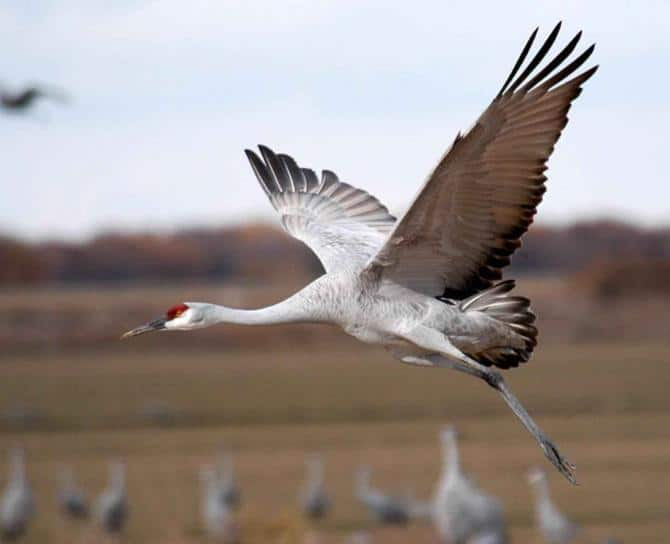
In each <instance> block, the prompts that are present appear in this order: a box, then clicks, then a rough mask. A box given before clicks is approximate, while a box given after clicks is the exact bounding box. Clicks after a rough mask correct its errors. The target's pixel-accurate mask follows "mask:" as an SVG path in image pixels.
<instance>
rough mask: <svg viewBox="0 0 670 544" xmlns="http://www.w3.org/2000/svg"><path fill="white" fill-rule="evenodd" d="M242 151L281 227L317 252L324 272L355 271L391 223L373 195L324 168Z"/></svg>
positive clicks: (267, 152)
mask: <svg viewBox="0 0 670 544" xmlns="http://www.w3.org/2000/svg"><path fill="white" fill-rule="evenodd" d="M258 149H259V150H260V153H261V156H260V157H259V156H258V155H256V153H254V152H253V151H250V150H248V149H247V150H246V151H245V153H246V155H247V158H248V159H249V162H250V163H251V167H252V168H253V170H254V173H255V174H256V177H257V178H258V181H259V182H260V184H261V187H262V188H263V190H264V191H265V193H266V194H267V196H268V198H269V199H270V202H271V203H272V205H273V206H274V208H275V210H277V212H278V213H279V215H280V217H281V223H282V226H283V227H284V229H285V230H286V231H287V232H288V233H289V234H290V235H291V236H293V237H294V238H297V239H298V240H301V241H302V242H304V243H305V244H307V246H309V248H310V249H311V250H312V251H313V252H314V253H316V255H317V257H319V260H320V261H321V263H322V264H323V266H324V268H325V269H326V272H332V271H335V270H342V269H346V268H350V269H353V270H360V269H361V268H363V266H365V264H366V263H367V262H368V261H369V260H370V258H371V257H372V256H373V255H374V254H375V253H377V251H378V250H379V248H380V247H381V246H382V244H383V243H384V240H386V237H387V236H388V233H389V232H391V229H392V228H393V225H394V224H395V217H393V216H392V215H391V214H390V213H389V211H388V210H387V209H386V207H385V206H384V205H383V204H382V203H381V202H379V200H377V199H376V198H375V197H373V196H372V195H370V194H368V193H366V192H365V191H361V190H360V189H356V188H355V187H352V186H351V185H348V184H347V183H343V182H341V181H340V180H339V179H337V176H336V175H335V174H334V173H333V172H330V171H328V170H324V171H323V173H322V175H321V180H319V178H318V177H317V175H316V174H315V173H314V171H313V170H310V169H307V168H300V167H299V166H298V165H297V164H296V162H295V161H294V160H293V159H292V158H291V157H289V156H288V155H280V154H279V155H278V154H275V153H274V152H273V151H272V150H270V149H268V148H267V147H265V146H262V145H261V146H258Z"/></svg>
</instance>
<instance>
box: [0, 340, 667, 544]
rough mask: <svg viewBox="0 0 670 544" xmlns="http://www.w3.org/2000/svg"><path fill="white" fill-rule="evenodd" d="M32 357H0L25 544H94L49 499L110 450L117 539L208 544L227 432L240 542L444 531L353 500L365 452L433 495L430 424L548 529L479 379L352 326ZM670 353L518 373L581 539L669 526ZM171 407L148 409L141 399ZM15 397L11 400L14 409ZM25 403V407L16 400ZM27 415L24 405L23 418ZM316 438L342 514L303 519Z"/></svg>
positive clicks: (520, 433)
mask: <svg viewBox="0 0 670 544" xmlns="http://www.w3.org/2000/svg"><path fill="white" fill-rule="evenodd" d="M169 338H170V337H167V336H166V337H165V342H166V346H167V347H166V349H163V350H157V349H152V350H150V351H148V352H147V350H146V349H145V346H143V345H142V341H141V340H140V341H138V342H135V343H134V344H133V345H132V346H126V347H125V349H123V350H119V351H117V352H114V351H109V350H107V351H106V352H96V351H84V352H80V353H72V352H70V353H67V352H66V353H58V354H53V355H50V354H44V353H42V354H32V355H27V354H26V355H14V356H12V357H11V358H8V357H6V358H5V360H3V361H2V364H1V365H0V399H2V403H3V407H4V408H5V411H7V410H8V409H9V408H10V407H14V410H15V411H16V407H17V406H23V407H26V408H25V410H27V407H30V411H31V413H30V414H29V416H30V417H26V418H25V421H22V420H21V419H20V418H17V417H14V418H13V419H12V418H9V419H8V418H7V415H8V414H5V421H4V422H3V428H2V433H0V449H1V450H6V449H7V448H8V447H10V446H11V445H13V444H22V445H23V446H24V447H25V448H26V450H27V452H28V457H29V469H30V478H31V481H32V482H33V485H34V488H35V491H36V496H37V506H38V515H37V517H36V519H35V523H34V525H33V526H32V527H31V528H30V533H29V535H28V538H27V539H26V542H51V543H61V542H62V543H65V542H99V541H101V537H100V535H99V534H98V533H97V532H96V530H95V529H94V528H91V527H88V526H81V527H80V526H76V525H72V524H70V523H69V522H66V521H64V520H62V519H61V518H60V517H59V516H58V513H57V511H56V508H55V482H54V478H55V474H56V470H57V468H58V466H59V465H61V464H62V463H71V464H73V465H74V466H75V469H76V472H77V475H78V478H79V480H80V481H81V483H82V484H84V485H85V487H86V489H87V490H88V491H89V492H90V493H94V492H96V491H97V490H99V489H100V488H101V486H102V485H103V481H104V478H105V470H106V467H105V462H106V461H107V460H110V459H115V458H122V459H124V460H125V461H126V462H127V465H128V472H129V474H128V476H129V494H130V500H131V508H132V514H131V518H130V522H129V525H128V528H127V531H126V533H125V535H124V536H123V537H122V540H123V541H124V542H129V543H149V542H171V543H178V542H179V543H181V542H201V541H204V538H203V536H202V534H201V531H200V527H199V517H198V499H199V491H198V481H197V471H198V467H199V466H200V465H201V464H203V463H206V462H209V461H212V460H213V459H215V457H216V455H217V454H218V452H219V451H220V450H221V448H222V447H223V446H224V445H225V447H226V448H228V449H230V450H232V451H233V452H234V453H235V454H236V460H237V467H238V472H239V479H240V482H241V484H242V486H243V492H244V504H243V507H242V509H241V511H240V513H239V517H240V522H241V525H242V530H243V535H244V542H248V543H250V544H253V543H256V542H258V543H267V542H287V543H288V542H302V541H303V539H304V537H305V535H311V536H312V539H314V538H317V539H318V540H317V541H319V542H326V543H328V542H344V541H345V537H346V535H347V534H349V533H350V532H351V531H354V530H356V529H361V528H366V527H368V528H370V529H371V530H372V532H373V534H374V535H375V537H376V540H375V542H383V543H387V542H419V543H420V542H426V543H429V542H431V543H432V542H435V537H434V536H433V534H432V531H431V530H430V528H429V527H427V526H422V525H420V524H417V525H414V526H412V527H410V528H408V529H379V528H374V527H372V526H371V525H370V524H369V522H368V520H367V517H366V515H365V513H364V512H363V511H362V510H361V508H360V507H359V506H358V505H357V504H356V503H355V501H354V500H353V498H352V474H353V472H354V470H355V467H356V466H357V465H359V464H361V463H366V464H369V465H371V466H372V467H373V469H374V479H375V480H376V481H377V482H378V483H379V485H380V486H382V487H386V488H388V489H391V490H395V491H397V492H399V493H404V492H412V493H413V494H415V495H416V496H417V497H427V496H428V495H429V494H430V492H431V490H432V487H433V485H434V483H435V479H436V476H437V474H438V471H439V468H440V457H439V450H438V443H437V439H436V433H437V431H438V430H439V428H440V425H441V424H443V423H445V422H454V423H456V424H458V426H459V427H460V429H461V431H462V435H463V455H464V458H465V463H466V466H467V468H468V469H469V470H470V471H471V472H473V473H474V474H475V475H476V477H477V479H478V481H479V482H480V483H481V484H482V485H483V486H484V487H485V488H486V489H488V490H490V491H491V492H493V493H495V494H497V495H499V496H500V497H502V498H503V499H504V501H505V506H506V511H507V514H508V517H509V520H510V524H511V527H512V536H513V538H514V541H515V542H522V543H533V542H540V540H539V538H538V536H537V535H536V532H535V531H534V529H533V527H532V517H531V509H530V508H531V503H530V492H529V489H528V486H527V484H526V482H525V479H524V472H525V471H526V470H527V468H528V467H530V466H531V465H535V464H540V465H541V466H544V467H545V468H547V469H550V467H549V465H548V464H547V463H546V462H545V461H544V458H543V457H542V454H541V453H540V451H539V450H538V449H537V447H536V446H535V444H534V443H533V441H532V440H531V439H530V437H529V436H528V435H527V434H526V432H525V431H524V430H523V429H522V427H521V426H520V425H519V424H518V423H517V421H516V420H515V419H514V418H513V417H512V415H511V414H510V413H508V411H507V409H506V407H505V406H504V404H503V403H502V402H501V401H500V400H499V399H498V398H497V397H496V396H495V395H494V394H493V393H492V392H491V391H489V390H488V389H487V388H486V387H484V386H482V385H480V384H479V383H475V382H474V381H473V380H471V379H468V378H467V377H461V376H459V375H456V374H454V373H451V372H448V371H439V370H430V369H426V370H422V369H416V368H410V367H404V366H402V365H399V364H397V363H395V362H394V361H392V360H390V359H388V358H387V356H386V354H385V353H383V352H382V351H377V350H374V349H369V348H365V347H358V346H356V345H355V344H353V343H351V342H350V341H349V340H347V339H344V340H343V342H342V344H341V345H339V346H337V347H332V348H331V349H321V350H318V351H315V352H314V353H310V354H307V353H305V352H303V351H301V352H299V353H297V352H291V351H287V350H283V351H280V352H277V353H272V352H269V351H262V352H261V351H259V352H253V351H240V352H225V351H224V352H210V351H193V350H176V351H171V350H170V349H169V343H170V341H169ZM668 355H670V349H669V347H668V346H666V345H657V346H652V347H649V346H632V345H619V346H617V345H584V346H579V347H572V346H550V347H546V348H543V349H541V350H540V351H539V353H538V356H537V357H536V358H535V359H534V360H533V361H532V363H531V364H530V365H528V366H527V367H526V368H524V369H522V370H520V371H515V372H512V373H510V381H511V384H512V386H513V387H514V388H515V389H516V390H517V392H518V394H519V395H520V396H521V397H522V398H523V399H524V400H525V401H526V402H527V404H528V406H529V408H530V409H531V410H532V412H533V413H534V414H535V415H536V416H537V417H538V419H539V421H540V422H541V424H542V425H544V427H545V428H546V430H547V431H548V432H549V433H550V434H551V435H552V436H553V437H554V438H555V439H556V440H557V442H558V443H559V444H560V445H561V447H562V448H564V450H565V451H566V452H568V453H569V455H570V456H571V457H572V458H573V460H574V461H575V462H576V463H577V464H578V468H579V479H580V483H581V485H580V486H579V487H574V488H573V487H570V486H569V485H568V484H567V483H565V482H563V481H562V480H561V479H560V478H559V477H558V475H557V474H554V473H553V472H550V475H551V483H552V486H553V490H554V492H555V496H556V498H557V500H558V502H559V504H561V506H562V507H563V508H564V509H565V510H566V511H567V512H568V513H569V514H570V515H571V516H573V517H574V518H575V519H576V520H578V521H579V522H580V523H581V524H582V525H583V527H584V530H583V532H582V535H581V537H582V538H581V540H580V541H581V542H585V543H586V542H599V541H600V540H601V539H602V538H604V537H605V536H606V535H610V534H611V535H616V536H617V537H619V538H621V540H622V541H623V542H634V543H636V544H642V543H644V542H656V543H657V542H659V538H662V537H663V535H666V534H667V533H668V531H669V530H670V506H669V505H670V470H669V469H670V410H669V409H670V399H669V398H668V394H667V388H668V384H669V383H670V369H669V367H668V364H667V361H668ZM150 405H155V406H161V407H162V409H163V410H164V411H169V417H166V418H165V419H162V420H161V419H159V420H151V419H150V418H148V417H147V414H146V411H147V406H150ZM10 411H11V410H10ZM15 415H16V414H15ZM24 415H25V414H24ZM314 451H320V452H322V453H323V454H324V455H325V458H326V460H327V480H328V484H329V487H330V488H331V490H332V493H333V495H334V499H335V509H334V512H333V516H332V517H331V518H330V519H328V520H327V521H325V522H324V523H323V524H322V525H319V526H316V527H313V526H309V525H308V524H306V523H304V522H303V521H301V520H300V517H299V515H298V513H297V509H296V506H295V505H296V499H295V497H296V493H297V489H298V487H299V484H300V481H301V477H302V468H303V467H302V461H303V458H304V456H305V455H306V454H307V453H309V452H314Z"/></svg>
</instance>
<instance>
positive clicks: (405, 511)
mask: <svg viewBox="0 0 670 544" xmlns="http://www.w3.org/2000/svg"><path fill="white" fill-rule="evenodd" d="M371 476H372V473H371V471H370V469H369V468H367V467H361V468H359V469H358V472H357V473H356V497H357V498H358V500H359V501H361V502H362V503H363V505H365V507H366V508H367V509H368V512H369V513H370V515H371V516H372V517H373V518H374V519H375V520H376V521H378V522H379V523H386V524H393V525H405V524H406V523H407V522H408V521H409V519H410V505H409V503H408V501H407V500H405V499H404V498H402V497H395V496H392V495H387V494H385V493H383V492H381V491H379V490H378V489H375V488H373V487H372V485H371V484H370V479H371Z"/></svg>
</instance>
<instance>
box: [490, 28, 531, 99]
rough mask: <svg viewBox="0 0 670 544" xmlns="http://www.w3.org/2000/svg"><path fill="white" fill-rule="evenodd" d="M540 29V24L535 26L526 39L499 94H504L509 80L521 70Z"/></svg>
mask: <svg viewBox="0 0 670 544" xmlns="http://www.w3.org/2000/svg"><path fill="white" fill-rule="evenodd" d="M539 30H540V27H539V26H537V27H535V30H533V32H532V33H531V35H530V37H529V38H528V39H527V40H526V44H525V45H524V46H523V49H522V50H521V54H520V55H519V57H518V58H517V59H516V62H515V63H514V67H513V68H512V71H511V72H510V73H509V75H508V76H507V79H506V80H505V83H503V86H502V87H501V88H500V91H499V92H498V95H497V96H502V94H503V93H504V92H505V90H506V89H507V86H508V85H509V82H510V81H512V79H513V78H514V76H515V75H516V73H517V72H518V71H519V68H521V65H522V64H523V61H524V60H526V56H527V55H528V51H530V48H531V46H532V45H533V42H534V41H535V37H536V36H537V33H538V32H539Z"/></svg>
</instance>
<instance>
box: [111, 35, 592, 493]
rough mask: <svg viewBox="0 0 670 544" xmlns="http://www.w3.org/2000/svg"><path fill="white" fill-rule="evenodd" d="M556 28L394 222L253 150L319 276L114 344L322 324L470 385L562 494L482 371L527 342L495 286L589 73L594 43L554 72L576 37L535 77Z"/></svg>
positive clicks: (175, 313) (342, 187)
mask: <svg viewBox="0 0 670 544" xmlns="http://www.w3.org/2000/svg"><path fill="white" fill-rule="evenodd" d="M559 29H560V23H559V24H558V25H557V26H556V27H555V28H554V29H553V31H552V32H551V33H550V35H549V36H548V38H547V39H546V40H545V42H544V43H543V44H542V46H541V47H540V48H539V50H538V51H537V53H536V54H535V55H534V56H533V57H532V59H531V60H530V61H529V62H528V63H527V64H526V66H525V68H523V69H522V65H524V62H525V60H526V57H527V56H528V53H529V50H530V48H531V46H532V44H533V42H534V40H535V37H536V34H537V29H536V30H535V31H534V32H533V33H532V35H531V36H530V38H529V40H528V41H527V42H526V45H525V46H524V48H523V50H522V52H521V55H520V56H519V58H518V60H517V62H516V63H515V65H514V67H513V69H512V71H511V73H510V75H509V77H508V78H507V80H506V81H505V83H504V84H503V86H502V89H501V90H500V92H499V93H498V94H497V95H496V97H495V98H494V99H493V101H492V102H491V104H490V105H489V106H488V107H487V108H486V110H485V111H484V113H483V114H482V115H481V116H480V118H479V119H478V120H477V121H476V123H475V124H474V126H473V127H472V128H471V129H470V130H469V131H468V132H466V133H465V134H463V135H461V134H458V135H457V136H456V138H455V140H454V142H453V144H452V145H451V148H450V149H449V151H448V152H447V153H446V154H445V155H444V156H443V157H442V158H441V159H440V161H439V163H438V165H437V166H436V167H435V169H434V170H433V172H432V173H431V175H430V176H429V178H428V181H427V182H426V183H425V184H424V186H423V187H422V188H421V190H420V192H419V194H418V196H417V197H416V199H415V200H414V202H413V203H412V205H411V206H410V208H409V209H408V210H407V212H405V214H404V215H403V217H402V218H401V219H399V220H397V221H396V219H395V218H394V217H393V216H392V215H391V214H390V213H389V212H388V210H387V208H386V207H385V206H384V205H382V204H381V203H380V202H379V200H377V199H376V198H374V197H373V196H371V195H370V194H368V193H366V192H365V191H362V190H360V189H356V188H355V187H352V186H351V185H349V184H347V183H343V182H340V180H339V179H338V178H337V176H336V175H335V174H334V173H333V172H331V171H329V170H324V171H323V173H322V175H321V179H320V180H319V178H318V177H317V175H316V174H315V173H314V171H313V170H310V169H307V168H300V167H299V166H298V165H297V164H296V162H295V160H293V159H292V158H291V157H289V156H288V155H282V154H279V155H277V154H275V153H274V152H272V151H271V150H270V149H268V148H267V147H265V146H259V149H260V153H261V157H259V156H258V155H256V154H255V153H254V152H253V151H249V150H247V151H246V154H247V157H248V159H249V161H250V162H251V166H252V168H253V170H254V173H255V174H256V177H257V178H258V180H259V182H260V184H261V187H262V188H263V190H264V191H265V193H266V195H267V196H268V198H269V199H270V202H271V203H272V205H273V206H274V207H275V209H276V210H277V212H278V213H279V215H280V217H281V223H282V225H283V226H284V228H285V229H286V230H287V231H288V232H289V233H290V234H291V235H293V236H294V237H295V238H297V239H299V240H302V241H303V242H304V243H305V244H307V245H308V246H309V247H310V248H311V249H312V250H313V251H314V252H315V253H316V255H317V256H318V257H319V259H320V260H321V263H322V264H323V266H324V268H325V272H326V273H325V274H324V275H323V276H321V277H320V278H318V279H317V280H315V281H314V282H312V283H311V284H309V285H308V286H307V287H305V288H304V289H302V290H301V291H299V292H298V293H296V294H294V295H293V296H291V297H289V298H288V299H286V300H284V301H282V302H279V303H278V304H275V305H272V306H269V307H267V308H261V309H257V310H241V309H233V308H228V307H225V306H219V305H216V304H206V303H198V302H186V303H181V304H178V305H176V306H173V307H172V308H170V309H169V310H168V311H167V313H166V314H165V316H163V317H160V318H159V319H156V320H154V321H152V322H150V323H148V324H146V325H142V326H141V327H138V328H136V329H133V330H131V331H128V332H127V333H125V334H124V337H128V336H136V335H139V334H143V333H147V332H150V331H159V330H193V329H200V328H203V327H208V326H210V325H214V324H216V323H239V324H246V325H269V324H277V323H297V322H318V323H330V324H335V325H338V326H340V327H342V328H343V329H344V331H345V332H347V333H348V334H350V335H352V336H354V337H356V338H358V339H359V340H361V341H363V342H367V343H375V344H382V345H384V346H385V347H386V348H387V349H388V350H389V351H390V352H391V353H392V354H393V355H394V356H395V357H396V358H398V359H399V360H401V361H402V362H405V363H408V364H413V365H419V366H431V367H446V368H452V369H455V370H457V371H459V372H464V373H466V374H469V375H472V376H475V377H477V378H480V379H481V380H483V381H484V382H486V383H487V384H489V385H490V386H491V387H493V388H494V389H495V390H496V391H498V393H499V394H500V395H501V396H502V398H503V399H504V400H505V402H506V403H507V404H508V405H509V407H510V408H511V409H512V410H513V411H514V413H515V414H516V415H517V416H518V417H519V418H520V419H521V421H522V423H523V424H524V426H525V427H526V428H527V429H528V431H530V432H531V433H532V435H533V436H534V437H535V439H536V440H537V442H538V443H539V445H540V446H541V448H542V450H543V451H544V453H545V455H546V456H547V458H548V459H549V460H550V461H551V462H552V463H553V464H554V466H556V468H557V469H558V470H559V471H560V472H561V473H562V474H563V475H564V476H565V477H566V478H567V479H568V480H570V481H571V482H573V483H574V482H575V478H574V467H573V465H571V464H570V463H569V462H568V461H567V459H566V458H565V457H564V456H563V455H561V453H560V452H559V451H558V449H557V448H556V446H555V445H554V444H553V443H552V442H551V440H550V439H549V438H548V437H547V436H546V435H545V434H544V433H543V432H542V431H541V430H540V428H539V427H538V426H537V425H536V424H535V422H534V421H533V419H532V418H531V417H530V415H529V414H528V413H527V412H526V410H525V409H524V407H523V405H522V404H521V403H520V402H519V400H518V399H517V398H516V397H515V396H514V394H513V393H512V391H511V390H510V388H509V387H508V386H507V384H506V382H505V381H504V379H503V377H502V374H501V373H500V372H498V371H497V370H495V369H494V368H493V367H498V368H501V369H509V368H514V367H517V366H519V364H521V363H524V362H526V361H528V359H529V358H530V356H531V354H532V352H533V349H534V348H535V345H536V344H537V340H536V337H537V329H536V328H535V327H534V326H533V322H534V320H535V315H534V314H533V312H532V311H531V310H530V301H529V300H528V299H527V298H524V297H521V296H513V295H511V294H510V291H511V290H512V289H513V287H514V282H513V281H510V280H507V281H503V282H500V283H496V282H497V281H498V280H500V279H501V277H502V269H503V268H504V267H505V266H507V265H508V264H509V262H510V256H511V255H512V253H513V252H514V251H515V250H516V249H517V248H518V247H519V245H520V238H521V236H522V235H523V234H524V233H525V232H526V230H527V229H528V226H529V225H530V224H531V222H532V221H533V216H534V215H535V212H536V208H537V205H538V204H539V203H540V201H541V199H542V195H543V193H544V192H545V187H544V182H545V180H546V177H545V176H544V174H543V172H544V171H545V170H546V163H547V159H548V158H549V156H550V155H551V152H552V151H553V149H554V144H555V143H556V141H557V140H558V138H559V136H560V134H561V131H562V130H563V127H564V126H565V124H566V123H567V119H568V118H567V113H568V110H569V109H570V105H571V103H572V101H573V100H574V99H575V98H576V97H577V96H578V95H579V94H580V92H581V86H582V84H583V83H584V82H585V81H586V80H588V79H589V78H590V77H591V76H592V75H593V73H594V72H595V71H596V69H597V66H595V67H592V68H590V69H588V70H585V71H583V72H581V73H579V74H577V75H576V76H574V77H572V78H571V79H570V77H571V76H572V75H573V74H574V73H575V71H577V70H578V69H579V68H580V67H581V66H582V65H583V64H584V62H585V61H586V60H587V59H588V58H589V56H590V55H591V53H592V52H593V49H594V46H593V45H592V46H590V47H588V48H587V49H586V50H585V51H584V52H583V53H581V54H580V55H579V56H577V57H576V58H575V59H574V60H573V61H572V62H570V63H568V64H567V65H565V66H562V65H563V63H564V61H565V60H566V59H567V58H568V57H569V56H570V54H571V53H572V52H573V51H574V50H575V47H576V46H577V43H578V41H579V39H580V37H581V32H580V33H579V34H577V35H576V36H575V37H574V38H573V39H572V40H570V42H569V43H568V44H567V45H566V46H565V47H564V48H563V49H561V50H560V51H559V52H558V53H557V54H556V55H555V57H553V58H552V59H551V60H549V61H548V62H547V63H546V65H545V66H544V67H543V68H541V69H539V68H538V65H539V64H540V63H541V62H542V61H543V59H545V58H546V57H547V54H548V52H549V50H550V49H551V47H552V45H553V44H554V41H555V40H556V37H557V35H558V32H559ZM519 70H521V72H520V73H519ZM517 74H518V76H517ZM366 158H367V157H366Z"/></svg>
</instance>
